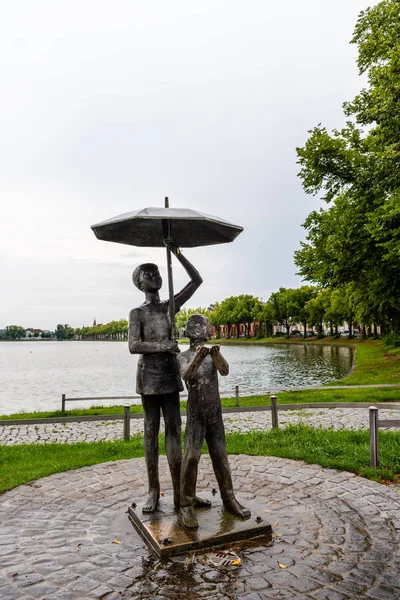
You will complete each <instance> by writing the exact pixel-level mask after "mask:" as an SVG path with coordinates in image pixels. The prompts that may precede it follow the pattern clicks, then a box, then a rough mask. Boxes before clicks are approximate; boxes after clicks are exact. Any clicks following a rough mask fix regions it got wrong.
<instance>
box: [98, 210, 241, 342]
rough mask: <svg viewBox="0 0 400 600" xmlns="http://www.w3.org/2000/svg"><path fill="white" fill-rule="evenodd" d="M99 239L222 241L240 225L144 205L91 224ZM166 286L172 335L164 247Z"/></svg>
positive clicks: (188, 244) (185, 243)
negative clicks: (142, 207)
mask: <svg viewBox="0 0 400 600" xmlns="http://www.w3.org/2000/svg"><path fill="white" fill-rule="evenodd" d="M92 229H93V231H94V233H95V235H96V237H97V238H98V239H99V240H104V241H107V242H117V243H119V244H127V245H129V246H146V247H152V248H161V247H164V241H165V240H173V242H174V243H175V244H177V245H178V246H180V247H181V248H194V247H196V246H211V245H214V244H224V243H226V242H233V240H234V239H235V238H236V237H237V236H238V235H239V233H241V232H242V231H243V227H239V226H238V225H233V224H232V223H229V222H228V221H225V220H223V219H219V218H218V217H213V216H212V215H208V214H205V213H201V212H198V211H195V210H191V209H189V208H169V202H168V198H165V208H144V209H142V210H135V211H133V212H129V213H125V214H123V215H118V216H116V217H112V218H111V219H108V220H107V221H103V222H101V223H97V224H96V225H92ZM167 268H168V288H169V301H170V304H169V306H170V315H171V323H172V332H171V337H172V338H175V305H174V287H173V278H172V261H171V252H170V250H169V249H168V248H167Z"/></svg>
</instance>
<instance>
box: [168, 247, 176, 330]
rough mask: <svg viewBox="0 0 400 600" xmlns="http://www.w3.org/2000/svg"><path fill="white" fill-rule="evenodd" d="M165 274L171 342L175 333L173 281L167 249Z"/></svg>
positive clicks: (169, 255)
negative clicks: (166, 275)
mask: <svg viewBox="0 0 400 600" xmlns="http://www.w3.org/2000/svg"><path fill="white" fill-rule="evenodd" d="M167 272H168V291H169V314H170V317H171V340H175V339H176V332H175V298H174V280H173V278H172V257H171V250H169V249H168V248H167Z"/></svg>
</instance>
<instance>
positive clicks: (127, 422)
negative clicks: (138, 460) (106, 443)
mask: <svg viewBox="0 0 400 600" xmlns="http://www.w3.org/2000/svg"><path fill="white" fill-rule="evenodd" d="M130 408H131V406H130V404H125V405H124V441H125V442H129V440H130V439H131V413H130Z"/></svg>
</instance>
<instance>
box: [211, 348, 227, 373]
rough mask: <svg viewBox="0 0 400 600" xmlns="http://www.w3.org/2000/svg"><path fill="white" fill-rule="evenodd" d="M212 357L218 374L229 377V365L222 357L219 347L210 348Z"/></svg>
mask: <svg viewBox="0 0 400 600" xmlns="http://www.w3.org/2000/svg"><path fill="white" fill-rule="evenodd" d="M210 356H211V358H212V360H213V363H214V365H215V368H216V369H217V371H218V373H219V374H220V375H229V365H228V363H227V362H226V360H225V359H224V357H223V356H222V354H221V352H220V349H219V346H212V347H211V348H210Z"/></svg>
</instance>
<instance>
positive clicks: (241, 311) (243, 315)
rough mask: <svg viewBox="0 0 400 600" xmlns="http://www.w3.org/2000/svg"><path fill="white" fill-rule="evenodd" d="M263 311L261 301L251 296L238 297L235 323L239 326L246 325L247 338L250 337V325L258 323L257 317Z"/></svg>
mask: <svg viewBox="0 0 400 600" xmlns="http://www.w3.org/2000/svg"><path fill="white" fill-rule="evenodd" d="M260 309H261V300H260V299H259V298H255V297H254V296H251V295H250V294H241V295H240V296H238V297H237V302H236V307H235V309H234V322H235V323H236V324H237V325H240V324H243V325H244V332H245V336H246V337H249V336H250V325H251V323H253V322H254V321H256V318H257V315H258V313H259V311H260Z"/></svg>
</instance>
